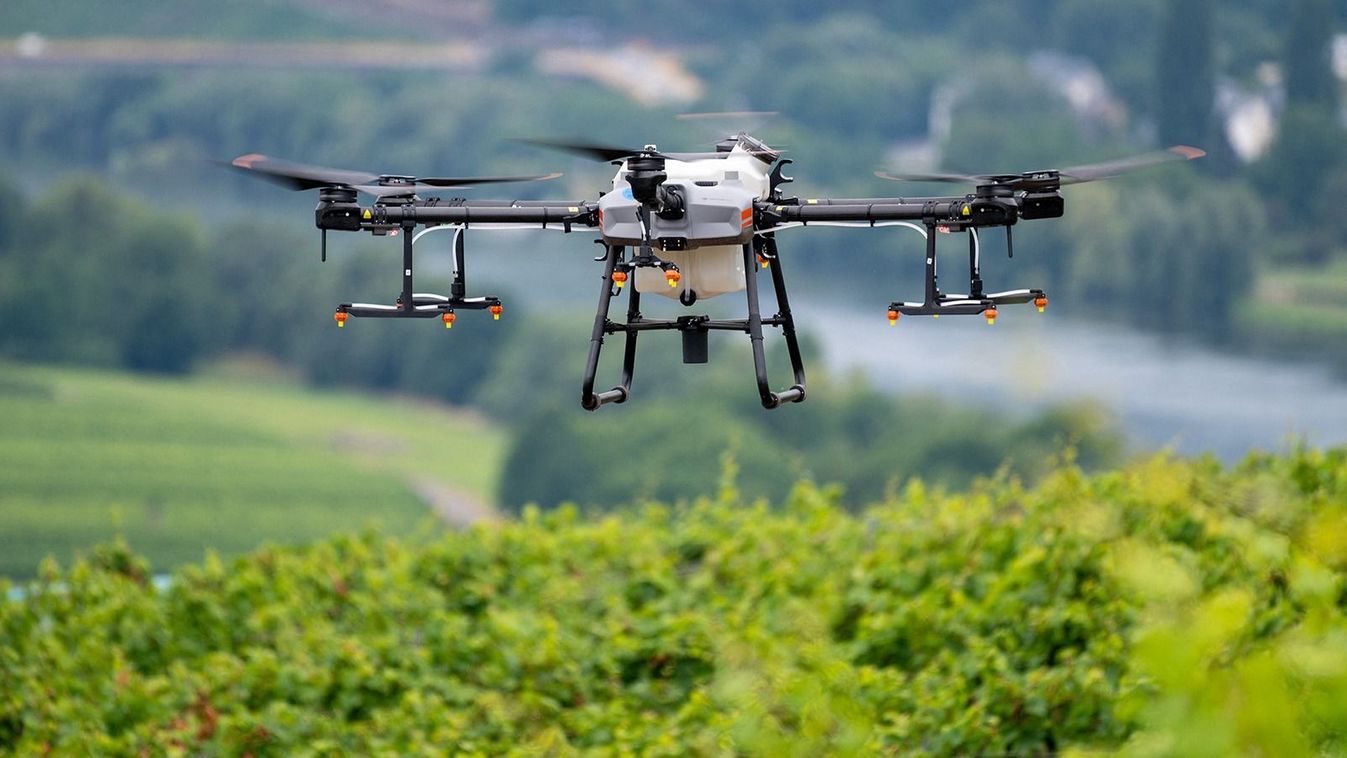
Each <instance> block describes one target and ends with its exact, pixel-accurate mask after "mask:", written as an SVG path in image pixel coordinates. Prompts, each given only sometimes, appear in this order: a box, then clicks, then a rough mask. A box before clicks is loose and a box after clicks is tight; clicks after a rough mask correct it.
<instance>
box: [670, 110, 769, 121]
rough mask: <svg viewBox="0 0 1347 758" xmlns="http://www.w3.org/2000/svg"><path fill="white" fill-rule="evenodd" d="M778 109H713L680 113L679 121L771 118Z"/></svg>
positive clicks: (677, 117)
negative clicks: (705, 111)
mask: <svg viewBox="0 0 1347 758" xmlns="http://www.w3.org/2000/svg"><path fill="white" fill-rule="evenodd" d="M777 113H778V111H711V112H707V113H680V114H678V115H677V116H674V118H676V119H678V120H679V121H717V120H722V121H738V120H741V119H757V118H771V117H772V116H775V115H777Z"/></svg>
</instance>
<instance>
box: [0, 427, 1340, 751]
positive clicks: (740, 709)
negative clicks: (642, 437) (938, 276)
mask: <svg viewBox="0 0 1347 758" xmlns="http://www.w3.org/2000/svg"><path fill="white" fill-rule="evenodd" d="M725 478H726V482H725V483H724V484H722V486H721V492H720V494H719V495H718V496H717V497H715V498H708V499H704V500H702V501H700V502H697V503H695V504H692V505H690V506H688V507H686V508H676V509H671V508H667V507H664V506H659V505H648V506H644V507H634V508H632V509H629V510H627V511H624V512H621V513H618V514H615V515H602V516H598V515H596V516H593V517H585V516H583V515H582V514H580V513H578V512H577V511H576V510H575V509H573V508H562V509H559V510H557V511H554V512H551V513H548V514H546V515H542V514H540V513H539V512H537V511H536V510H530V511H527V512H525V514H524V515H523V517H522V518H521V519H520V520H518V521H513V522H508V523H504V524H501V525H496V526H490V527H481V528H477V529H474V530H472V531H469V532H465V533H460V534H453V535H449V536H446V537H443V538H437V539H436V540H435V541H433V542H430V543H427V544H409V543H406V542H399V541H396V540H391V539H387V538H384V537H381V536H378V535H374V534H364V535H360V536H352V537H348V538H341V539H335V540H332V541H328V542H322V543H318V544H315V545H313V546H311V547H308V548H303V549H291V548H268V549H264V550H262V551H259V552H257V553H255V554H253V555H251V556H249V557H245V558H240V559H238V560H235V561H233V562H231V563H229V564H227V565H226V564H224V563H222V562H221V561H219V560H217V559H214V558H211V557H207V559H206V560H205V561H204V562H203V563H202V564H201V565H200V566H195V567H190V568H187V569H185V570H182V571H180V572H178V573H177V574H175V575H174V576H173V577H172V581H171V583H169V584H168V586H167V587H166V588H158V587H157V586H156V583H155V582H153V581H151V573H150V569H149V567H148V566H147V565H146V564H145V562H144V561H143V560H142V559H140V558H139V557H137V556H136V555H134V554H133V553H132V552H130V550H129V549H128V548H127V547H125V546H124V545H119V544H112V545H108V546H105V547H103V548H101V549H99V550H97V551H96V552H95V553H94V554H93V555H91V556H90V557H89V558H87V559H86V560H83V561H80V562H77V563H76V564H75V565H74V566H72V567H70V568H68V569H64V570H63V569H60V568H58V567H57V566H55V565H50V564H49V565H46V566H44V567H43V569H42V576H43V578H42V579H41V580H40V581H39V582H37V583H35V584H33V585H31V586H29V587H26V588H24V592H23V593H21V594H22V595H23V596H22V597H21V598H18V599H14V600H11V601H10V602H7V603H0V750H9V751H13V752H14V753H17V754H24V755H29V754H38V753H42V752H45V751H49V750H55V751H56V752H59V753H85V752H94V753H112V754H137V753H145V754H162V753H165V752H166V753H169V754H194V755H195V754H205V755H211V754H220V753H227V754H238V753H245V752H246V753H251V754H253V755H264V754H291V753H298V754H334V753H362V754H389V755H393V754H409V753H411V754H418V753H420V754H424V753H429V752H438V751H446V752H447V751H453V752H459V753H465V754H482V755H487V754H500V753H506V752H513V753H515V754H521V755H524V754H529V755H531V754H559V753H569V752H572V751H594V752H596V753H598V754H628V753H648V754H655V755H685V754H735V753H742V754H757V755H820V754H825V753H833V754H849V753H872V752H875V751H877V750H887V751H890V752H894V753H899V754H935V755H952V754H959V755H969V754H982V755H1000V754H1006V753H1011V754H1019V755H1032V754H1044V753H1055V752H1071V751H1075V750H1093V749H1105V750H1122V751H1123V752H1126V753H1129V754H1137V755H1193V754H1212V755H1228V754H1237V753H1244V754H1262V755H1279V756H1285V755H1296V754H1314V753H1323V754H1327V753H1337V752H1340V751H1342V750H1344V749H1345V748H1347V740H1345V739H1344V738H1345V737H1347V621H1345V620H1344V605H1347V593H1345V591H1344V587H1345V585H1344V569H1345V568H1347V451H1336V452H1331V453H1324V452H1317V451H1310V450H1305V451H1297V452H1293V453H1291V454H1289V455H1286V456H1281V457H1256V458H1252V459H1250V460H1249V461H1247V462H1246V463H1244V464H1243V465H1241V466H1239V467H1237V468H1236V469H1234V470H1232V471H1223V470H1222V469H1221V468H1220V466H1219V465H1217V464H1215V463H1213V462H1210V461H1201V462H1182V461H1175V460H1172V459H1168V458H1163V457H1161V458H1154V459H1150V460H1147V461H1143V462H1141V463H1138V464H1135V465H1133V466H1131V467H1128V468H1125V469H1123V470H1120V471H1116V472H1112V473H1107V474H1103V475H1099V476H1092V477H1087V476H1085V475H1083V474H1081V473H1080V472H1079V471H1078V470H1076V469H1074V468H1072V467H1070V466H1064V467H1062V468H1061V469H1060V470H1059V471H1058V472H1057V473H1056V474H1054V475H1052V476H1050V477H1049V478H1048V479H1046V480H1045V481H1044V482H1043V483H1042V484H1041V485H1039V486H1037V487H1035V488H1033V489H1025V488H1023V487H1021V486H1019V485H1017V484H1015V483H1014V482H1005V481H993V482H984V483H982V484H980V485H978V486H976V487H975V488H974V489H973V490H972V491H971V492H969V493H966V494H945V493H940V492H933V491H929V490H927V489H926V488H925V487H923V486H922V485H920V484H913V485H910V486H909V487H908V488H907V489H906V491H905V492H903V493H902V494H900V495H897V496H895V497H893V498H891V499H890V500H889V501H887V502H884V503H881V504H878V505H876V506H874V507H872V508H870V509H868V510H865V511H863V512H862V513H860V514H859V515H857V514H856V513H854V512H852V511H850V510H848V509H847V508H843V507H841V506H840V505H839V503H838V502H837V499H838V498H837V496H836V493H835V492H832V491H829V490H826V489H824V490H820V489H817V488H815V487H813V486H810V485H806V484H802V485H800V486H799V487H797V488H796V489H795V491H794V492H793V493H792V494H791V495H790V497H788V498H787V499H786V501H785V502H784V503H782V504H781V505H780V506H779V507H777V508H772V507H769V506H768V505H766V504H765V503H756V504H751V503H744V502H740V499H739V496H738V494H737V493H736V491H735V489H734V487H733V484H732V479H733V465H732V464H731V465H729V466H728V467H727V473H726V477H725Z"/></svg>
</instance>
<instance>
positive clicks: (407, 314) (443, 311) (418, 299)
mask: <svg viewBox="0 0 1347 758" xmlns="http://www.w3.org/2000/svg"><path fill="white" fill-rule="evenodd" d="M415 226H416V224H415V222H414V221H404V222H403V224H402V229H401V230H400V231H401V233H402V292H401V294H399V295H398V298H397V300H396V302H394V303H393V304H392V305H381V304H376V303H342V304H341V305H338V306H337V311H336V313H335V314H333V319H334V320H335V321H336V322H337V326H339V327H344V326H346V320H347V319H348V318H350V317H352V316H359V317H361V318H437V317H438V318H439V319H441V320H442V321H443V322H444V326H445V327H446V328H452V327H453V325H454V321H455V320H456V318H457V316H456V315H455V313H454V311H455V310H476V311H482V310H484V311H487V312H489V313H490V314H491V317H492V319H493V320H496V321H499V320H500V316H501V312H502V311H503V310H504V308H503V306H502V305H501V301H500V298H498V297H493V296H490V295H488V296H485V297H468V296H467V279H466V274H465V273H464V266H465V264H464V256H463V235H464V230H463V227H452V226H431V227H427V228H426V229H423V230H422V231H421V232H420V233H419V234H415V235H414V234H413V233H412V232H413V231H414V230H415ZM449 229H452V230H453V231H454V281H453V284H452V285H450V290H449V295H448V296H447V297H446V296H444V295H437V294H435V293H433V292H413V291H412V270H413V266H412V258H413V256H412V246H413V245H414V244H415V243H416V240H417V239H419V238H420V237H421V236H422V235H425V234H428V233H430V232H434V231H440V230H449ZM324 252H326V251H324Z"/></svg>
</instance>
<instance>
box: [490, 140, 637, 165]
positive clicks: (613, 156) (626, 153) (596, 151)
mask: <svg viewBox="0 0 1347 758" xmlns="http://www.w3.org/2000/svg"><path fill="white" fill-rule="evenodd" d="M514 141H515V142H523V143H524V144H527V145H535V146H537V147H542V148H547V149H549V150H560V151H561V152H563V153H570V154H572V155H578V156H580V157H582V158H591V159H593V160H596V161H604V162H608V161H620V160H625V159H627V158H629V157H631V156H633V155H640V154H641V151H640V150H639V149H637V150H633V149H632V148H629V147H614V146H612V145H598V144H594V143H591V142H572V141H570V140H551V139H532V138H529V137H516V138H515V139H514Z"/></svg>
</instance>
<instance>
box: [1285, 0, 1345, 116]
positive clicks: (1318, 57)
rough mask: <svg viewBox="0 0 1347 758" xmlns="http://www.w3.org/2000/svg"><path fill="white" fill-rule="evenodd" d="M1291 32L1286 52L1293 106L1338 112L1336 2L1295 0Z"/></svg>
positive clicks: (1288, 93)
mask: <svg viewBox="0 0 1347 758" xmlns="http://www.w3.org/2000/svg"><path fill="white" fill-rule="evenodd" d="M1289 5H1290V6H1291V8H1290V17H1291V19H1290V21H1291V23H1290V29H1289V30H1288V31H1287V34H1286V44H1285V48H1284V49H1283V51H1282V66H1283V71H1284V74H1285V79H1286V99H1287V102H1288V104H1290V105H1292V106H1312V107H1319V108H1323V109H1325V110H1327V111H1330V112H1332V111H1334V110H1336V108H1337V103H1338V83H1337V80H1336V78H1335V77H1334V76H1333V69H1332V64H1331V61H1330V54H1331V50H1330V48H1331V45H1332V42H1333V27H1334V26H1335V24H1334V21H1335V19H1334V16H1335V15H1336V14H1335V11H1334V8H1333V0H1292V2H1290V3H1289Z"/></svg>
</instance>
